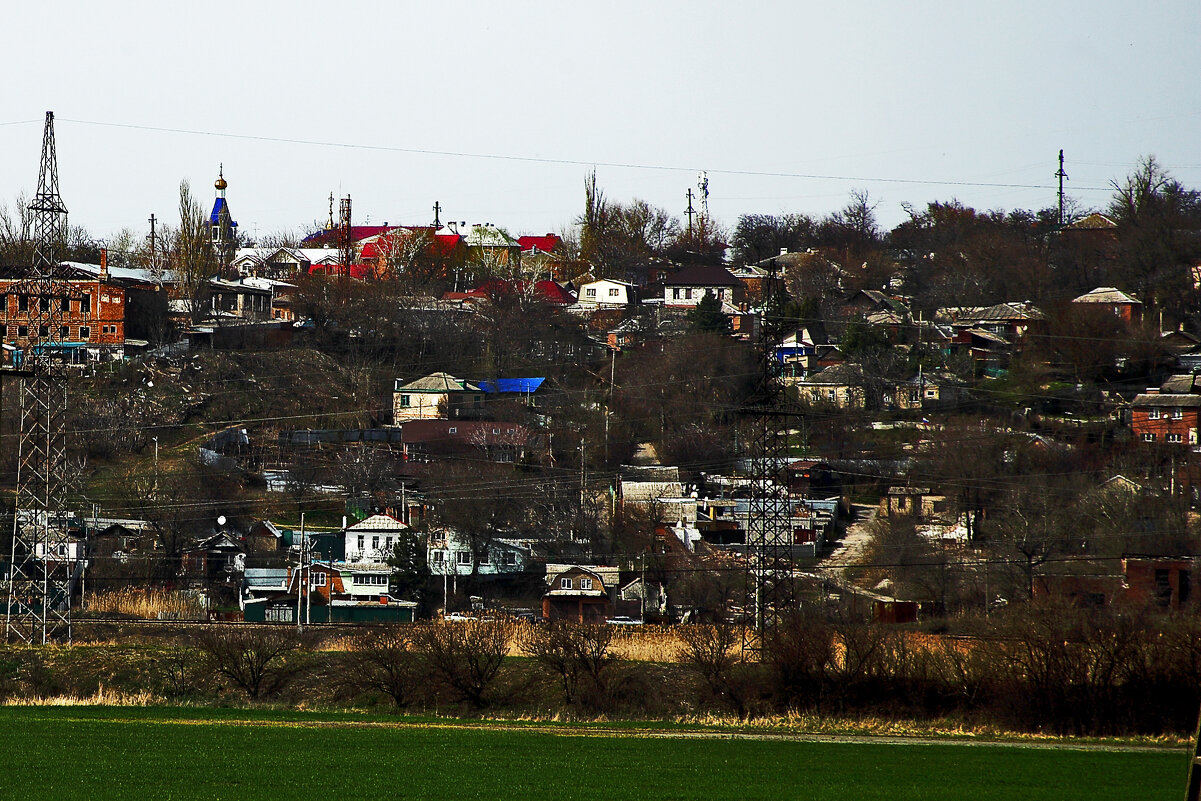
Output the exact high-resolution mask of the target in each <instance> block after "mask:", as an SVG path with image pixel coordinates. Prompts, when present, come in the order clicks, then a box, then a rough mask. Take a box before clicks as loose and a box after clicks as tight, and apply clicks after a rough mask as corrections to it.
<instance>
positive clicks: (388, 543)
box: [384, 537, 392, 551]
mask: <svg viewBox="0 0 1201 801" xmlns="http://www.w3.org/2000/svg"><path fill="white" fill-rule="evenodd" d="M384 547H385V548H387V549H388V550H389V551H390V550H392V538H391V537H384Z"/></svg>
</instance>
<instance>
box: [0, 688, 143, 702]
mask: <svg viewBox="0 0 1201 801" xmlns="http://www.w3.org/2000/svg"><path fill="white" fill-rule="evenodd" d="M164 703H166V701H165V699H164V698H163V697H162V696H161V695H155V694H154V693H149V692H146V691H145V690H143V691H141V692H136V693H125V692H121V691H119V690H109V689H105V687H104V686H103V685H101V687H100V689H98V690H96V692H94V693H92V694H91V695H54V696H49V697H46V698H40V697H37V696H21V697H13V698H9V699H7V700H5V701H4V706H161V705H162V704H164Z"/></svg>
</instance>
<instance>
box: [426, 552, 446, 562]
mask: <svg viewBox="0 0 1201 801" xmlns="http://www.w3.org/2000/svg"><path fill="white" fill-rule="evenodd" d="M430 556H431V557H432V561H433V563H434V564H436V565H440V564H442V561H443V560H444V559H445V558H446V551H433V552H432V553H431V554H430Z"/></svg>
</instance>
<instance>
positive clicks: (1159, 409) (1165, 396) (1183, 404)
mask: <svg viewBox="0 0 1201 801" xmlns="http://www.w3.org/2000/svg"><path fill="white" fill-rule="evenodd" d="M1130 427H1131V429H1132V430H1133V431H1134V438H1135V439H1136V440H1138V441H1141V442H1146V443H1152V442H1166V443H1171V444H1178V445H1196V444H1197V431H1198V429H1201V395H1198V394H1183V393H1179V394H1178V393H1163V392H1160V391H1159V390H1158V389H1148V390H1147V391H1146V392H1144V393H1142V394H1140V395H1137V396H1136V397H1135V398H1134V401H1133V402H1132V403H1131V404H1130Z"/></svg>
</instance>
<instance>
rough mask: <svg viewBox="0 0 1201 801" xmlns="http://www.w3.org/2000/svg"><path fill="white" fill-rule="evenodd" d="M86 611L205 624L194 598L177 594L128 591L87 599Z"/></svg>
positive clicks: (202, 612)
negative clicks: (202, 621)
mask: <svg viewBox="0 0 1201 801" xmlns="http://www.w3.org/2000/svg"><path fill="white" fill-rule="evenodd" d="M88 611H89V612H94V613H96V614H101V615H125V616H128V617H135V618H141V619H143V620H204V619H205V617H206V615H205V611H204V609H203V607H201V605H200V602H199V601H198V600H197V598H196V597H195V596H192V595H187V594H185V593H182V592H179V591H168V590H154V589H149V590H142V589H132V588H128V587H126V588H123V589H120V590H113V591H111V592H104V593H99V594H97V595H94V596H92V597H91V598H89V599H88Z"/></svg>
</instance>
